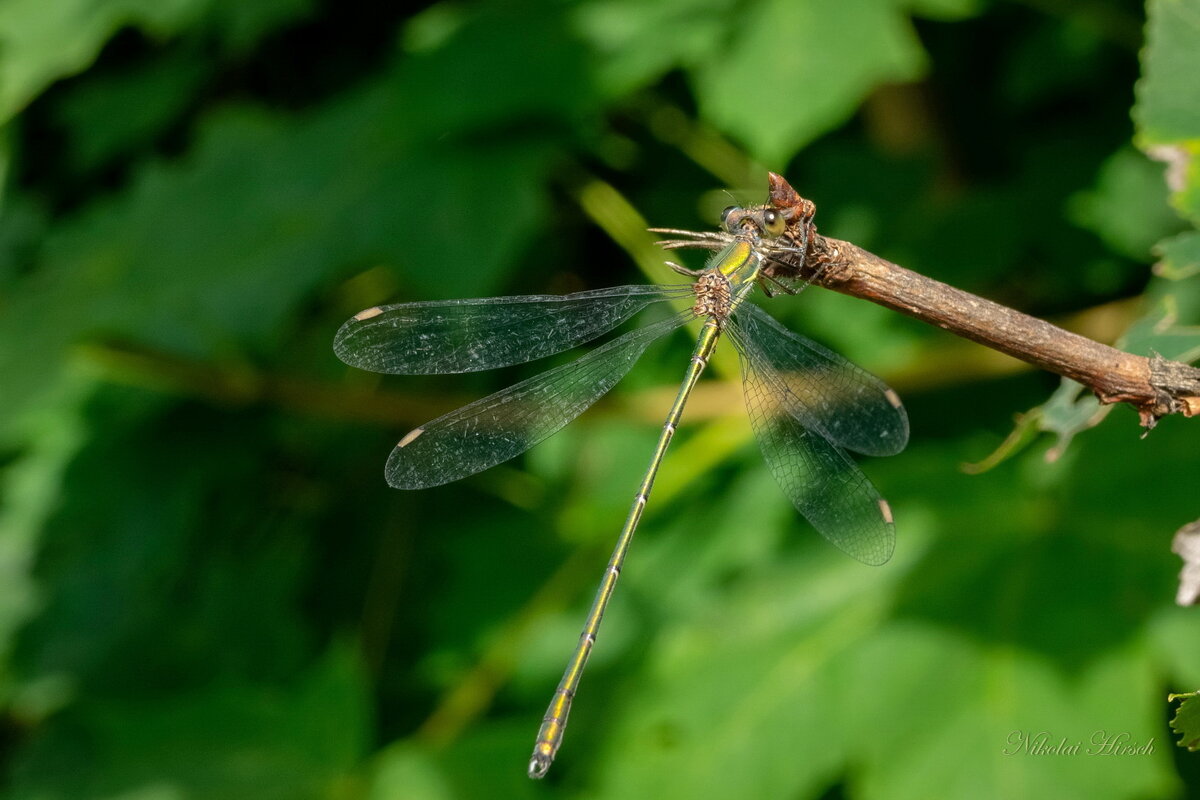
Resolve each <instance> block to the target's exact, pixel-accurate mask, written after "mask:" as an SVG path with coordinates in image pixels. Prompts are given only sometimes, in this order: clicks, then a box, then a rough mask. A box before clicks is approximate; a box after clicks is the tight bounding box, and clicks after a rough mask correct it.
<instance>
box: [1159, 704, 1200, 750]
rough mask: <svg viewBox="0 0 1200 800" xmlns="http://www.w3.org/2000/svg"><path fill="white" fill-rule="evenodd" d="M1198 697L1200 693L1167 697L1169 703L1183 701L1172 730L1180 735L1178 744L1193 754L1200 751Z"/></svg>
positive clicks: (1172, 722) (1199, 708)
mask: <svg viewBox="0 0 1200 800" xmlns="http://www.w3.org/2000/svg"><path fill="white" fill-rule="evenodd" d="M1197 695H1200V692H1188V693H1187V694H1172V695H1169V696H1168V697H1167V700H1168V702H1170V701H1174V700H1182V701H1183V702H1181V703H1180V704H1179V709H1178V710H1177V711H1176V712H1175V717H1174V719H1172V720H1171V730H1173V731H1175V732H1176V733H1177V734H1179V742H1178V743H1177V744H1178V745H1179V746H1180V747H1186V748H1187V749H1188V750H1191V751H1193V752H1195V751H1196V750H1200V697H1198V696H1197Z"/></svg>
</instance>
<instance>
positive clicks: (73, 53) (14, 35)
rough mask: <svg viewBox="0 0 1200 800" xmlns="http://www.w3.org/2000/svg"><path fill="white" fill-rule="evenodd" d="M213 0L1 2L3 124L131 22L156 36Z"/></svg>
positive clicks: (0, 105)
mask: <svg viewBox="0 0 1200 800" xmlns="http://www.w3.org/2000/svg"><path fill="white" fill-rule="evenodd" d="M210 2H212V0H56V2H40V1H39V0H8V1H7V2H5V3H4V4H3V5H0V125H2V124H4V123H5V122H7V121H8V120H9V119H10V118H11V117H12V115H13V114H15V113H16V112H17V111H19V110H21V108H22V107H23V106H25V104H26V103H28V102H29V101H30V100H32V99H33V98H34V97H35V96H36V95H37V94H38V93H39V92H41V91H42V89H43V88H45V87H46V86H47V85H48V84H49V83H51V82H53V81H55V80H57V79H58V78H61V77H64V76H66V75H71V74H74V73H75V72H78V71H80V70H82V69H84V68H85V67H87V66H88V64H90V63H91V61H92V59H94V58H95V57H96V54H97V53H98V52H99V51H100V48H101V46H102V45H103V44H104V42H105V41H106V40H107V39H108V37H109V36H111V35H112V34H114V33H115V32H116V31H118V30H119V29H120V28H122V27H124V26H126V25H131V26H136V27H139V28H141V29H143V30H145V31H146V32H147V33H149V34H152V35H155V36H165V35H168V34H170V33H172V32H174V31H176V30H178V29H180V28H181V27H184V26H186V25H188V24H190V23H192V22H194V21H195V20H196V19H197V18H198V17H199V15H200V14H201V13H203V11H204V9H205V8H206V7H207V6H208V5H209V4H210Z"/></svg>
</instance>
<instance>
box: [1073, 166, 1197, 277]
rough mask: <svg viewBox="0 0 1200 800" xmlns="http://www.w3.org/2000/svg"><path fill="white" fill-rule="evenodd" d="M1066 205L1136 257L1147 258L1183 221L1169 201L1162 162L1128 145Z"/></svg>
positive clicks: (1111, 245) (1115, 245) (1113, 246)
mask: <svg viewBox="0 0 1200 800" xmlns="http://www.w3.org/2000/svg"><path fill="white" fill-rule="evenodd" d="M1068 210H1069V214H1070V217H1071V219H1072V221H1073V222H1075V223H1076V224H1077V225H1080V226H1082V227H1084V228H1087V229H1088V230H1090V231H1092V232H1093V233H1095V234H1096V235H1097V236H1099V237H1100V238H1101V239H1103V240H1104V243H1105V244H1107V245H1108V246H1109V248H1110V249H1112V250H1114V251H1115V252H1118V253H1121V254H1122V255H1124V256H1127V257H1129V258H1132V259H1135V260H1137V261H1146V260H1148V259H1149V257H1150V250H1151V248H1152V247H1153V246H1154V244H1155V243H1156V242H1158V241H1159V240H1160V239H1162V238H1164V237H1166V236H1170V235H1171V234H1173V233H1176V232H1178V230H1179V229H1180V227H1181V225H1182V223H1181V222H1180V220H1179V218H1178V216H1176V214H1175V212H1174V211H1173V210H1172V209H1171V207H1170V206H1169V205H1168V204H1167V188H1166V186H1165V185H1164V184H1163V179H1162V167H1161V166H1160V165H1158V164H1156V163H1154V162H1152V161H1150V160H1149V159H1148V158H1146V157H1145V156H1144V155H1142V154H1141V153H1139V152H1138V151H1136V150H1134V149H1132V148H1130V147H1123V148H1121V150H1119V151H1117V152H1116V153H1115V154H1113V156H1112V157H1111V158H1109V159H1108V160H1107V161H1106V162H1104V165H1103V166H1102V167H1101V168H1100V172H1099V175H1098V176H1097V181H1096V185H1095V187H1094V188H1093V189H1091V190H1089V191H1086V192H1080V193H1079V194H1077V195H1075V196H1074V197H1072V198H1071V200H1070V204H1069V206H1068Z"/></svg>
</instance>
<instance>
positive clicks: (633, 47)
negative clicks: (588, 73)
mask: <svg viewBox="0 0 1200 800" xmlns="http://www.w3.org/2000/svg"><path fill="white" fill-rule="evenodd" d="M734 5H735V4H734V3H733V2H732V0H662V1H660V2H656V3H645V2H639V0H599V1H598V2H591V3H581V4H579V6H578V8H577V9H576V12H575V17H574V21H575V24H576V27H577V28H578V30H579V32H580V35H581V36H583V37H584V38H585V39H587V40H588V41H589V42H590V43H591V46H592V48H593V49H594V50H595V51H596V56H597V59H598V62H599V66H598V68H597V75H598V82H599V85H600V86H601V88H602V89H603V90H604V91H605V94H607V95H609V96H612V97H620V96H622V95H627V94H629V93H631V92H634V91H636V90H638V89H641V88H643V87H644V86H647V85H648V84H650V83H651V82H653V81H655V80H658V79H659V78H661V77H662V76H663V75H664V74H665V73H667V72H669V71H670V70H672V69H675V68H677V67H680V66H688V67H694V66H697V65H699V64H702V63H703V62H704V60H705V59H706V58H707V57H710V56H711V54H712V53H713V52H714V51H715V50H716V49H717V48H720V47H722V46H723V45H722V42H723V40H724V39H725V38H726V37H727V35H728V28H727V26H726V24H725V18H726V17H725V15H726V14H727V13H728V12H729V10H730V9H731V8H732V7H734Z"/></svg>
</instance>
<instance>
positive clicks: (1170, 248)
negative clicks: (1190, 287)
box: [1155, 231, 1200, 281]
mask: <svg viewBox="0 0 1200 800" xmlns="http://www.w3.org/2000/svg"><path fill="white" fill-rule="evenodd" d="M1156 251H1157V252H1158V254H1159V255H1160V256H1161V257H1162V258H1161V260H1160V261H1159V262H1158V264H1156V265H1155V268H1156V272H1157V273H1158V274H1159V275H1161V276H1162V277H1164V278H1166V279H1168V280H1172V281H1181V280H1184V279H1185V278H1191V277H1193V276H1195V275H1200V231H1188V232H1186V233H1181V234H1179V235H1178V236H1175V237H1172V238H1170V239H1167V240H1165V241H1162V242H1159V243H1158V245H1157V248H1156Z"/></svg>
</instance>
